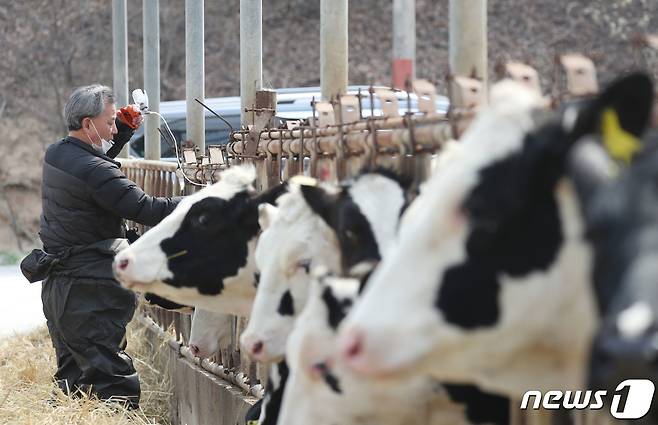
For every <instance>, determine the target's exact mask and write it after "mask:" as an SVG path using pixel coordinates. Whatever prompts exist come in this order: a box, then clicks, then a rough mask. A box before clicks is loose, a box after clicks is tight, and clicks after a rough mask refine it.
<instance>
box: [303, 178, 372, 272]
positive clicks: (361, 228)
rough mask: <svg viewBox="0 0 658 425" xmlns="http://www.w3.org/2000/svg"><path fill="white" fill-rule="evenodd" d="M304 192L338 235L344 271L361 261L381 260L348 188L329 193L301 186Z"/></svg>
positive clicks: (370, 231)
mask: <svg viewBox="0 0 658 425" xmlns="http://www.w3.org/2000/svg"><path fill="white" fill-rule="evenodd" d="M302 195H303V196H304V199H305V200H306V203H307V204H308V205H309V207H310V208H311V209H312V210H313V211H314V212H315V213H316V214H318V215H319V216H320V217H321V218H322V219H323V220H324V222H325V223H326V224H327V225H328V226H329V227H330V228H331V229H332V230H333V231H334V233H335V234H336V238H337V239H338V244H339V246H340V252H341V267H342V269H343V274H346V273H347V272H348V271H349V270H350V268H351V267H352V266H354V265H356V264H358V263H360V262H362V261H369V260H375V261H378V260H380V259H381V256H380V254H379V248H378V247H377V241H376V240H375V236H374V234H373V232H372V228H371V227H370V223H368V219H367V218H366V217H365V216H364V215H363V213H362V212H361V210H360V209H359V206H358V205H357V204H356V203H355V202H354V200H353V199H352V197H351V196H350V194H349V192H347V190H346V189H343V190H342V191H341V192H339V193H338V194H329V193H327V192H325V191H324V189H322V188H319V187H315V186H302Z"/></svg>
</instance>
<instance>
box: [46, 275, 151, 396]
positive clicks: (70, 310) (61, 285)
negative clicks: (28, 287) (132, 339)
mask: <svg viewBox="0 0 658 425" xmlns="http://www.w3.org/2000/svg"><path fill="white" fill-rule="evenodd" d="M41 300H42V302H43V312H44V314H45V316H46V319H47V323H48V331H49V332H50V338H51V340H52V342H53V346H54V347H55V353H56V355H57V373H55V380H56V381H57V384H58V385H59V387H60V388H61V389H62V390H63V391H64V392H65V393H67V394H73V393H75V392H76V391H83V392H88V391H90V392H91V393H93V394H95V395H97V396H98V398H100V399H101V400H108V399H112V400H117V401H126V402H127V403H128V404H129V406H130V407H137V406H138V405H139V396H140V387H139V377H138V376H137V372H136V371H135V368H134V367H133V364H132V359H131V358H130V356H128V354H126V353H125V352H124V351H123V350H124V349H125V348H126V338H125V337H126V325H127V324H128V322H129V321H130V320H131V319H132V316H133V314H134V312H135V307H136V298H135V296H134V294H133V293H132V292H130V291H128V290H126V289H124V288H122V287H121V286H120V285H119V284H118V283H117V282H116V281H114V280H110V279H90V278H73V277H69V276H51V277H49V278H47V279H45V280H44V281H43V288H42V290H41Z"/></svg>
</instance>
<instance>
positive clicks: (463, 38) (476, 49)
mask: <svg viewBox="0 0 658 425" xmlns="http://www.w3.org/2000/svg"><path fill="white" fill-rule="evenodd" d="M450 70H451V71H452V73H453V74H459V75H464V76H470V75H471V73H472V72H473V70H475V74H476V76H477V77H478V78H482V79H483V81H484V83H485V85H486V82H487V0H450Z"/></svg>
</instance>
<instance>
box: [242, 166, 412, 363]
mask: <svg viewBox="0 0 658 425" xmlns="http://www.w3.org/2000/svg"><path fill="white" fill-rule="evenodd" d="M405 190H406V187H405V186H403V185H402V184H401V183H400V180H399V179H398V178H397V177H395V176H394V175H392V174H391V173H387V172H383V171H376V172H363V173H362V174H360V175H359V176H357V177H356V178H355V179H353V180H350V181H348V182H346V183H345V184H344V185H343V186H341V187H336V186H333V185H317V184H316V182H315V181H314V180H312V179H311V180H310V181H309V179H306V180H305V182H302V181H301V180H300V179H299V178H295V179H293V180H292V181H291V183H290V190H289V193H287V194H285V195H283V196H281V197H280V198H279V200H278V201H277V205H278V207H273V206H270V205H264V206H262V207H261V211H260V223H261V227H263V229H264V231H263V233H262V235H261V237H260V239H259V241H258V246H257V248H256V264H257V265H258V268H259V273H260V280H259V285H258V290H257V293H256V299H255V300H254V307H253V309H252V314H251V319H250V321H249V325H248V327H247V329H245V332H244V333H243V334H242V337H241V342H242V345H243V347H244V348H245V350H247V352H248V353H250V355H251V356H252V357H253V358H254V359H256V360H259V361H271V360H275V359H278V358H280V357H281V356H283V355H284V350H285V343H286V340H287V338H288V335H289V333H290V331H291V329H292V327H293V324H294V321H295V319H296V318H297V316H298V315H299V313H300V312H301V310H302V309H303V307H304V305H305V304H306V300H307V297H308V287H309V282H310V271H311V269H312V268H314V267H317V266H323V267H325V268H327V269H328V270H330V271H332V272H333V273H337V274H340V273H341V271H342V270H348V271H354V270H355V268H354V267H353V266H359V267H357V268H359V269H360V273H367V272H369V270H370V268H371V267H373V266H374V264H375V263H376V262H377V261H379V259H380V252H381V251H385V250H387V249H388V248H389V246H390V245H391V243H392V239H393V236H394V234H395V232H396V229H397V225H398V220H399V217H400V213H401V211H402V209H403V208H404V205H405Z"/></svg>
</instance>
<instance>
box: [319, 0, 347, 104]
mask: <svg viewBox="0 0 658 425" xmlns="http://www.w3.org/2000/svg"><path fill="white" fill-rule="evenodd" d="M347 11H348V9H347V0H320V85H321V86H322V99H323V100H331V99H332V98H333V97H336V96H338V95H341V94H345V93H346V92H347V52H348V50H347V15H348V13H347Z"/></svg>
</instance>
